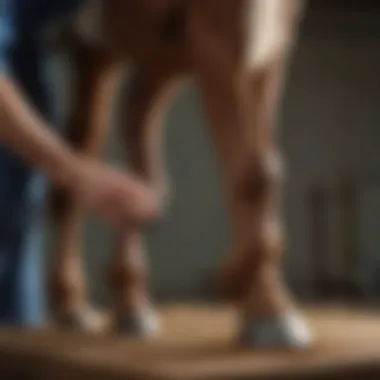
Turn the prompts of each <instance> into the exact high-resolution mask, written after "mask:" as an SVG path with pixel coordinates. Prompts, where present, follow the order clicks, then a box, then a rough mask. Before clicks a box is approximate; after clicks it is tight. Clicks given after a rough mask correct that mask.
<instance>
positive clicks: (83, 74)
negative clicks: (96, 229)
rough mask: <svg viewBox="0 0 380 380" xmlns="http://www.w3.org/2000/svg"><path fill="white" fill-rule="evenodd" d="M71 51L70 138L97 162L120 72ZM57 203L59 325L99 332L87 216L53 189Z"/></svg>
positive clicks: (95, 56)
mask: <svg viewBox="0 0 380 380" xmlns="http://www.w3.org/2000/svg"><path fill="white" fill-rule="evenodd" d="M71 52H72V54H70V58H72V63H73V73H74V80H75V82H74V84H75V85H74V86H73V91H72V93H71V96H72V101H73V104H72V108H71V110H70V118H69V121H68V125H67V129H66V131H65V134H66V136H65V137H66V139H67V141H68V142H69V143H70V144H71V145H72V146H73V147H74V148H75V149H76V150H78V152H80V153H81V154H83V155H85V156H88V157H96V156H97V155H98V154H99V152H100V149H101V147H102V145H103V142H104V140H105V132H106V131H107V128H106V127H107V123H108V116H109V110H110V108H111V104H110V99H111V98H112V95H113V90H114V82H115V75H116V71H115V68H114V66H113V64H112V63H111V61H110V60H109V59H108V58H107V56H106V55H105V54H103V53H101V52H94V51H91V50H89V49H87V48H84V47H82V46H79V45H78V46H75V48H73V50H72V51H71ZM71 52H70V53H71ZM51 198H52V199H51V201H52V203H51V206H52V207H51V212H52V215H51V216H52V225H53V232H54V234H55V241H54V244H53V248H52V250H53V267H52V268H51V272H50V282H49V290H50V292H49V293H50V296H51V303H52V307H53V313H54V317H55V318H56V322H57V323H59V324H61V325H62V326H65V327H70V328H79V329H86V330H93V329H97V328H98V327H100V325H99V323H100V322H101V320H100V318H99V315H97V314H96V313H94V311H92V310H91V309H90V308H88V306H87V301H86V285H85V279H84V275H83V271H82V264H81V252H80V232H81V223H82V216H83V215H82V214H83V212H82V210H81V208H80V206H79V204H78V203H77V201H76V200H75V199H74V198H73V197H72V196H71V195H70V194H69V193H68V192H66V191H64V190H61V189H53V190H52V194H51Z"/></svg>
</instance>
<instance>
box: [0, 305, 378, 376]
mask: <svg viewBox="0 0 380 380" xmlns="http://www.w3.org/2000/svg"><path fill="white" fill-rule="evenodd" d="M307 314H308V315H309V318H310V321H311V323H312V325H313V326H315V329H316V330H317V332H318V333H319V334H320V339H319V341H318V342H317V344H316V346H315V347H314V348H313V349H311V350H310V351H308V352H302V353H300V352H299V353H295V352H293V353H292V352H258V351H250V350H243V349H241V348H239V347H236V346H235V345H234V343H233V339H232V337H233V333H234V329H235V319H234V316H233V314H232V313H231V312H229V311H228V310H225V309H217V308H215V307H211V306H209V307H206V306H205V307H200V306H199V307H191V306H188V307H172V308H167V309H165V310H164V311H163V318H164V327H165V334H163V336H162V337H160V338H157V339H156V340H155V341H152V342H142V341H137V340H135V341H132V340H122V339H115V338H112V337H89V336H80V335H75V334H67V333H66V334H65V333H62V332H56V331H44V332H25V331H23V332H22V331H10V330H3V331H0V378H1V379H2V380H8V379H16V378H17V380H29V379H33V380H66V379H70V380H88V379H91V380H92V379H94V380H121V379H147V380H149V379H162V380H164V379H165V380H170V379H215V380H223V379H225V380H226V379H255V380H256V379H257V380H258V379H260V380H280V379H281V380H285V379H286V380H296V379H308V380H309V379H313V380H316V379H324V380H325V379H334V380H336V379H350V380H354V379H355V380H369V379H380V314H378V313H376V312H375V311H367V312H363V311H362V312H360V311H353V310H351V311H350V310H345V309H338V308H336V309H331V308H326V309H323V308H315V309H310V310H308V311H307Z"/></svg>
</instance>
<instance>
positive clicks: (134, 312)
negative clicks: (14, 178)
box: [49, 0, 313, 348]
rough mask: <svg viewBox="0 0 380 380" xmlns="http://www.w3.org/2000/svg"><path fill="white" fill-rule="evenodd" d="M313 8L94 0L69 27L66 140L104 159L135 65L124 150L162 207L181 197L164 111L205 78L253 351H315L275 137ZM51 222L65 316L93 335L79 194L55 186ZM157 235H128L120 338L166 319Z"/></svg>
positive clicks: (244, 329)
mask: <svg viewBox="0 0 380 380" xmlns="http://www.w3.org/2000/svg"><path fill="white" fill-rule="evenodd" d="M303 9H304V1H303V0H217V1H216V0H128V1H125V0H87V1H85V2H84V3H83V5H82V6H81V7H80V8H78V10H77V11H76V12H75V14H73V15H71V16H70V17H69V18H67V19H65V21H64V22H62V25H61V29H60V30H61V32H60V36H61V40H62V41H65V44H64V45H65V47H66V48H68V49H69V51H70V56H71V58H72V62H73V64H74V68H75V69H74V74H75V84H76V85H75V86H74V89H73V92H72V100H73V101H72V107H71V110H70V115H69V119H68V123H67V128H66V134H65V138H66V139H67V141H68V142H69V143H70V144H71V145H72V146H73V147H74V148H75V149H77V151H79V152H80V153H81V154H82V155H86V156H88V157H91V158H94V159H96V157H97V156H98V155H99V152H100V150H101V148H102V146H103V143H104V141H105V138H106V134H107V131H108V128H107V125H108V124H109V117H110V110H111V105H112V101H113V96H114V94H115V88H116V85H117V83H118V78H119V75H120V73H121V72H123V70H124V69H125V68H126V67H128V69H129V70H130V72H131V78H130V82H129V84H128V85H127V84H125V85H124V86H123V88H122V91H121V95H120V99H121V102H122V105H123V107H122V111H121V115H120V120H119V125H118V128H119V130H120V136H121V140H122V141H121V142H122V144H123V146H124V147H125V148H126V151H127V152H128V153H129V156H128V158H127V159H128V162H129V164H130V165H131V168H132V170H133V172H134V173H135V174H136V175H137V176H138V177H139V178H141V179H143V180H144V181H146V183H148V184H149V186H151V187H152V188H153V189H155V191H156V192H157V194H159V195H160V199H161V200H162V202H165V199H166V197H167V194H168V189H167V185H166V181H165V171H164V168H163V165H162V162H161V160H160V158H161V150H160V148H161V145H160V137H161V125H162V119H163V113H164V111H165V109H166V108H167V107H168V105H169V103H170V101H171V99H172V98H173V96H174V95H175V93H176V91H177V90H178V88H179V87H180V86H181V84H182V83H183V81H184V79H185V78H187V77H190V76H191V77H192V79H193V80H194V83H195V86H196V88H197V90H198V93H199V96H200V99H201V104H202V106H203V107H204V110H205V113H206V116H207V119H208V125H209V129H208V132H209V134H210V136H211V138H212V140H213V143H214V146H215V149H216V154H217V157H218V161H219V169H220V174H221V183H222V187H223V193H224V196H225V198H226V201H227V204H228V210H229V218H230V222H231V229H232V238H231V242H230V247H229V248H228V250H227V254H226V255H225V258H224V260H223V262H222V264H221V267H220V269H219V271H218V275H217V277H218V282H219V284H220V287H221V289H222V292H223V294H224V295H225V296H226V299H227V300H228V302H231V303H232V304H233V305H234V306H235V308H236V310H237V311H238V315H239V321H240V324H239V326H240V327H239V331H238V340H239V342H241V343H243V344H246V345H248V346H253V347H275V348H276V347H301V348H303V347H306V346H308V345H310V344H311V342H312V341H313V337H312V335H313V334H312V332H311V330H310V328H309V326H308V324H307V322H306V321H305V320H304V319H303V317H302V314H301V313H300V312H299V311H298V310H297V306H296V302H295V301H294V300H293V299H292V296H291V294H290V291H289V290H288V289H287V288H286V284H285V281H284V279H283V278H282V275H281V258H282V251H283V248H284V232H283V231H282V227H281V223H280V221H279V215H278V214H279V210H278V209H279V206H278V198H279V195H280V193H281V190H280V187H281V184H282V182H283V177H284V168H283V166H284V165H283V160H282V158H281V154H280V152H279V149H278V147H277V145H276V142H275V124H276V110H277V104H278V100H279V98H280V93H281V88H282V84H283V82H284V77H285V74H286V66H287V62H288V60H289V58H290V57H291V52H292V47H293V46H294V41H295V40H296V36H297V30H298V29H299V24H300V20H301V19H302V17H301V16H302V14H303ZM62 36H64V38H63V37H62ZM62 41H61V42H62ZM52 217H53V219H52V220H53V227H54V230H55V233H56V242H55V245H54V247H55V248H54V252H53V258H54V265H53V267H52V269H51V272H50V279H51V280H50V286H49V288H50V294H51V295H52V299H54V300H55V301H54V302H55V310H56V312H55V317H56V320H57V321H58V323H60V324H61V325H62V326H66V327H71V328H74V327H75V328H80V329H85V330H91V329H92V328H94V326H95V325H96V322H95V320H96V318H95V319H94V318H91V312H90V311H89V309H88V307H87V302H86V286H85V280H84V276H83V273H82V269H81V259H80V249H79V245H78V243H79V240H80V231H81V220H82V217H83V212H82V210H81V209H80V206H79V204H78V203H77V201H76V200H75V198H73V197H72V196H71V195H70V194H69V193H67V192H65V191H63V190H60V189H53V190H52ZM144 228H145V227H144V226H136V227H135V228H133V229H130V230H126V231H122V232H120V233H118V236H117V237H116V249H115V252H114V254H113V256H112V259H111V260H110V264H109V267H108V270H107V278H108V281H109V285H110V287H111V288H112V292H113V295H114V302H113V315H114V322H115V323H114V325H115V329H116V331H118V332H119V333H120V334H125V335H135V336H141V337H149V336H151V335H153V334H154V333H155V332H157V330H158V329H159V318H158V316H157V314H156V312H155V311H154V307H153V306H152V302H151V300H150V297H149V294H148V290H147V286H146V279H147V276H148V273H147V272H148V271H147V265H146V263H145V259H144V252H143V245H142V233H143V231H144Z"/></svg>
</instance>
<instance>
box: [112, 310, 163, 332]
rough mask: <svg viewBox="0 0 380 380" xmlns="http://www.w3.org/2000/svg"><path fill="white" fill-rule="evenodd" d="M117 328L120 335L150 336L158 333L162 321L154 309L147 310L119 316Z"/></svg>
mask: <svg viewBox="0 0 380 380" xmlns="http://www.w3.org/2000/svg"><path fill="white" fill-rule="evenodd" d="M115 329H116V333H117V334H118V335H123V336H130V337H145V338H150V337H153V336H156V335H157V334H158V332H159V330H160V323H159V318H158V316H157V314H156V313H155V312H154V311H151V310H149V311H147V310H145V311H143V312H140V313H126V314H122V315H119V316H117V317H116V323H115Z"/></svg>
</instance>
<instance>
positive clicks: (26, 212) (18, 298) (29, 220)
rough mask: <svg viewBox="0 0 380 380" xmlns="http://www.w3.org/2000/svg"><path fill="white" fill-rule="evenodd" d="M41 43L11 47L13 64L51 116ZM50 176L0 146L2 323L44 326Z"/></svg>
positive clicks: (29, 91)
mask: <svg viewBox="0 0 380 380" xmlns="http://www.w3.org/2000/svg"><path fill="white" fill-rule="evenodd" d="M41 52H42V50H40V47H39V46H37V45H28V46H27V47H26V46H19V47H17V49H14V50H13V52H12V53H11V55H10V56H11V60H10V61H11V69H12V70H13V74H14V78H15V79H16V80H17V81H18V83H19V85H20V86H21V88H22V89H23V90H24V93H25V94H26V95H27V96H28V99H29V100H30V101H31V102H32V103H33V104H34V105H35V106H36V107H37V109H38V110H39V111H40V112H41V113H42V114H43V115H44V116H46V117H49V116H51V109H50V105H49V104H48V99H51V94H48V90H49V88H48V86H46V83H45V78H44V73H45V72H46V71H45V70H44V68H45V64H46V63H45V57H44V55H43V54H41ZM44 194H45V179H44V177H43V176H42V174H41V173H40V172H38V170H36V169H35V168H34V167H31V166H29V165H28V164H26V163H25V162H24V161H23V160H21V159H20V158H18V157H16V156H15V155H13V154H12V153H11V152H9V151H8V150H7V149H6V148H5V147H0V324H3V325H4V324H5V325H24V326H39V325H41V323H43V322H44V314H45V295H44V291H43V288H44V287H43V281H44V276H43V271H42V267H43V266H42V262H41V259H42V247H43V219H42V218H43V214H44V212H43V211H44V209H43V206H44V202H43V200H44Z"/></svg>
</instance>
